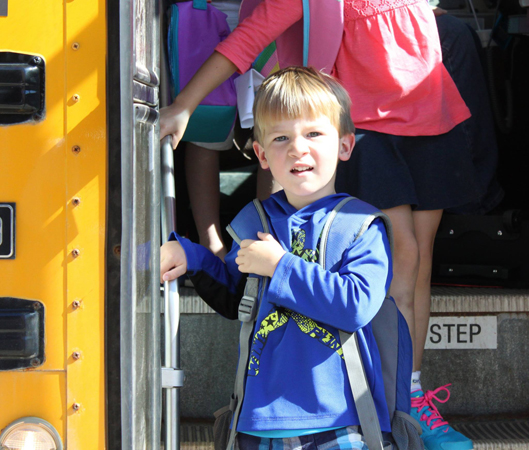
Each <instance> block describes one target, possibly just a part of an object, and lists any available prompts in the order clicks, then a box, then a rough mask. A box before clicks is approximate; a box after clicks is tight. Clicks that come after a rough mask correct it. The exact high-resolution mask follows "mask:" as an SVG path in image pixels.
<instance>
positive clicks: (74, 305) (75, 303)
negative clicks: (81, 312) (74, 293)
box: [72, 300, 81, 309]
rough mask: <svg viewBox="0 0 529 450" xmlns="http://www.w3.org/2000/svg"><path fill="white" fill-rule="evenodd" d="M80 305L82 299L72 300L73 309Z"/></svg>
mask: <svg viewBox="0 0 529 450" xmlns="http://www.w3.org/2000/svg"><path fill="white" fill-rule="evenodd" d="M79 306H81V301H80V300H74V301H73V302H72V308H73V309H77V308H79Z"/></svg>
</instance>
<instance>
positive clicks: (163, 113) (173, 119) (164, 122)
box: [160, 101, 191, 149]
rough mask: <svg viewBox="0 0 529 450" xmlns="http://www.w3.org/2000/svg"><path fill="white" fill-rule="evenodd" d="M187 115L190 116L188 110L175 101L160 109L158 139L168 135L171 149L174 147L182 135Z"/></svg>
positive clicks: (187, 120) (187, 119)
mask: <svg viewBox="0 0 529 450" xmlns="http://www.w3.org/2000/svg"><path fill="white" fill-rule="evenodd" d="M189 117H191V114H190V113H189V111H188V110H187V109H186V108H184V107H182V106H180V105H179V104H178V103H177V102H176V101H175V102H174V103H172V104H171V105H170V106H166V107H165V108H162V109H160V140H162V139H163V138H164V137H165V136H169V135H170V136H171V144H172V146H173V149H176V146H177V145H178V143H179V142H180V140H181V139H182V136H183V135H184V132H185V130H186V127H187V123H188V122H189Z"/></svg>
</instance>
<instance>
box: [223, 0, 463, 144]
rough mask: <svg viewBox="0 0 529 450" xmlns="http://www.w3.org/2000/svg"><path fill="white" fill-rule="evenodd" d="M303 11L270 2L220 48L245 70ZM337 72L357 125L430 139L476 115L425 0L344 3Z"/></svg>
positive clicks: (279, 0) (293, 2)
mask: <svg viewBox="0 0 529 450" xmlns="http://www.w3.org/2000/svg"><path fill="white" fill-rule="evenodd" d="M302 14H303V11H302V3H301V1H300V0H265V1H264V2H263V3H261V4H260V5H259V6H257V7H256V8H255V10H254V11H253V13H252V15H251V16H249V17H248V18H247V19H246V20H244V21H243V22H242V23H240V24H239V26H238V27H237V28H236V29H235V30H234V31H233V33H231V34H230V35H229V36H228V38H227V39H226V40H224V41H223V42H221V43H220V44H219V45H218V46H217V48H216V50H217V51H218V52H219V53H221V54H223V55H224V56H226V57H227V58H228V59H229V60H230V61H232V62H233V63H234V64H235V65H236V66H237V67H238V69H239V71H240V72H241V73H244V72H246V71H247V70H248V69H249V68H250V66H251V64H252V62H253V61H254V60H255V58H256V57H257V55H259V53H260V52H261V51H262V50H263V49H264V48H265V47H266V46H267V45H268V44H269V43H270V42H271V41H273V40H274V39H276V38H277V36H279V35H280V34H281V33H282V32H283V31H284V30H286V29H287V28H289V27H290V26H291V25H292V24H294V23H295V22H297V21H298V20H300V19H301V17H302ZM333 75H334V76H336V77H337V78H338V79H339V80H340V81H341V82H342V84H343V85H344V86H345V88H346V89H347V91H348V92H349V95H350V96H351V99H352V102H353V106H352V110H351V116H352V118H353V121H354V123H355V125H356V126H357V127H358V128H363V129H367V130H373V131H378V132H381V133H387V134H393V135H399V136H431V135H437V134H442V133H446V132H447V131H450V130H451V129H452V128H453V127H454V126H456V125H457V124H458V123H460V122H462V121H463V120H465V119H467V118H469V117H470V111H469V110H468V108H467V106H466V105H465V103H464V101H463V99H462V98H461V96H460V95H459V92H458V90H457V88H456V86H455V84H454V82H453V80H452V78H451V77H450V75H449V74H448V72H447V71H446V69H445V67H444V65H443V63H442V55H441V47H440V44H439V35H438V33H437V25H436V22H435V17H434V15H433V12H432V11H431V9H430V7H429V6H428V3H427V2H426V1H425V0H345V3H344V34H343V39H342V45H341V47H340V51H339V53H338V56H337V59H336V63H335V65H334V69H333Z"/></svg>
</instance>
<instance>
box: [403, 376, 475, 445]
mask: <svg viewBox="0 0 529 450" xmlns="http://www.w3.org/2000/svg"><path fill="white" fill-rule="evenodd" d="M448 386H450V384H447V385H446V386H441V387H439V388H437V389H436V390H435V391H426V393H423V391H420V390H419V391H415V392H412V393H411V415H412V417H413V418H414V419H416V420H417V421H418V422H419V423H420V424H421V428H422V435H421V438H422V440H423V442H424V446H425V447H426V449H427V450H470V449H473V448H474V445H473V444H472V441H471V440H470V439H469V438H467V437H466V436H463V435H462V434H461V433H459V432H457V431H456V430H454V429H453V428H452V427H451V426H450V425H448V422H447V421H446V420H444V419H443V418H442V416H441V414H440V413H439V411H438V410H437V408H436V407H435V405H434V404H433V403H432V401H433V400H437V401H438V402H439V403H446V402H447V401H448V399H449V398H450V391H449V390H448ZM441 390H443V391H446V398H445V399H444V400H441V399H440V398H438V397H436V395H435V394H437V393H438V392H439V391H441Z"/></svg>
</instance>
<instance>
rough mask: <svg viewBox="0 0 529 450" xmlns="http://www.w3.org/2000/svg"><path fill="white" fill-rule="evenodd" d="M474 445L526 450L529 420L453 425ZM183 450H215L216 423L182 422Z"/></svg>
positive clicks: (485, 449) (483, 448)
mask: <svg viewBox="0 0 529 450" xmlns="http://www.w3.org/2000/svg"><path fill="white" fill-rule="evenodd" d="M451 424H452V426H453V427H454V428H455V429H456V430H457V431H459V432H461V433H463V434H464V435H465V436H468V437H469V438H470V439H472V441H473V442H474V450H527V449H528V448H529V419H516V420H512V419H511V420H499V419H498V420H480V419H477V420H472V421H465V422H457V421H451ZM180 430H181V431H180V436H181V443H180V448H181V450H213V449H214V444H213V423H211V422H182V423H181V424H180Z"/></svg>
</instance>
